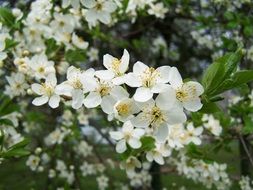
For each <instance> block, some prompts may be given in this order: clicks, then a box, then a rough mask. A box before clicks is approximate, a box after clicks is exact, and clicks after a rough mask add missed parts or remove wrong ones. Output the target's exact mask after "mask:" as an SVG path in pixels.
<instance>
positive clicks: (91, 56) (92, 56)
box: [87, 47, 98, 62]
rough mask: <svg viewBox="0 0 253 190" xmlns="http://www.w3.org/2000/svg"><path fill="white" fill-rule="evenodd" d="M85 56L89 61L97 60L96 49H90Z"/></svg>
mask: <svg viewBox="0 0 253 190" xmlns="http://www.w3.org/2000/svg"><path fill="white" fill-rule="evenodd" d="M87 56H88V57H89V61H91V62H92V61H96V60H98V49H96V48H93V47H92V48H90V50H89V51H88V52H87Z"/></svg>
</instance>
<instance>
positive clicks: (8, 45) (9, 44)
mask: <svg viewBox="0 0 253 190" xmlns="http://www.w3.org/2000/svg"><path fill="white" fill-rule="evenodd" d="M18 44H19V42H15V41H14V40H11V39H8V38H7V39H6V40H5V49H6V50H7V49H10V48H13V47H15V46H16V45H18Z"/></svg>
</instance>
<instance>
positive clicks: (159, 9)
mask: <svg viewBox="0 0 253 190" xmlns="http://www.w3.org/2000/svg"><path fill="white" fill-rule="evenodd" d="M149 6H150V9H148V14H150V15H155V16H156V17H157V18H162V19H163V18H164V17H165V14H166V13H167V12H168V9H167V8H165V7H164V4H163V3H156V4H153V3H151V4H150V5H149Z"/></svg>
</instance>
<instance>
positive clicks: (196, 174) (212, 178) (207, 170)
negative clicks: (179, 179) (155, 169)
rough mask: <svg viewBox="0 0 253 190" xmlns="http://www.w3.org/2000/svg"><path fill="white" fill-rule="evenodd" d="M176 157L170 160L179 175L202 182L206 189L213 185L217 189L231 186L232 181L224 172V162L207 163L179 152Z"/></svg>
mask: <svg viewBox="0 0 253 190" xmlns="http://www.w3.org/2000/svg"><path fill="white" fill-rule="evenodd" d="M178 159H179V160H178ZM178 159H174V161H173V160H172V162H174V164H175V165H176V168H177V171H178V173H179V174H180V175H184V176H185V177H186V178H188V179H192V180H193V181H195V182H198V183H202V184H203V185H205V187H207V188H208V189H211V188H212V187H213V186H215V187H216V188H217V189H219V190H223V189H227V188H228V187H230V186H231V183H232V182H231V180H230V179H229V177H228V174H227V172H226V169H227V165H226V164H218V163H217V162H212V163H207V162H205V161H203V160H197V159H191V158H189V157H187V156H186V155H184V154H180V156H179V157H178Z"/></svg>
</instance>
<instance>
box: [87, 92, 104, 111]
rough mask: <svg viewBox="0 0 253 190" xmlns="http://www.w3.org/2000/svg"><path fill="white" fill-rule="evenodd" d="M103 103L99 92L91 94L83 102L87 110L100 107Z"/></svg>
mask: <svg viewBox="0 0 253 190" xmlns="http://www.w3.org/2000/svg"><path fill="white" fill-rule="evenodd" d="M101 102H102V98H101V96H100V94H99V93H97V92H90V93H89V95H88V96H86V98H85V99H84V101H83V104H84V105H85V107H86V108H95V107H97V106H99V105H100V104H101Z"/></svg>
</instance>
